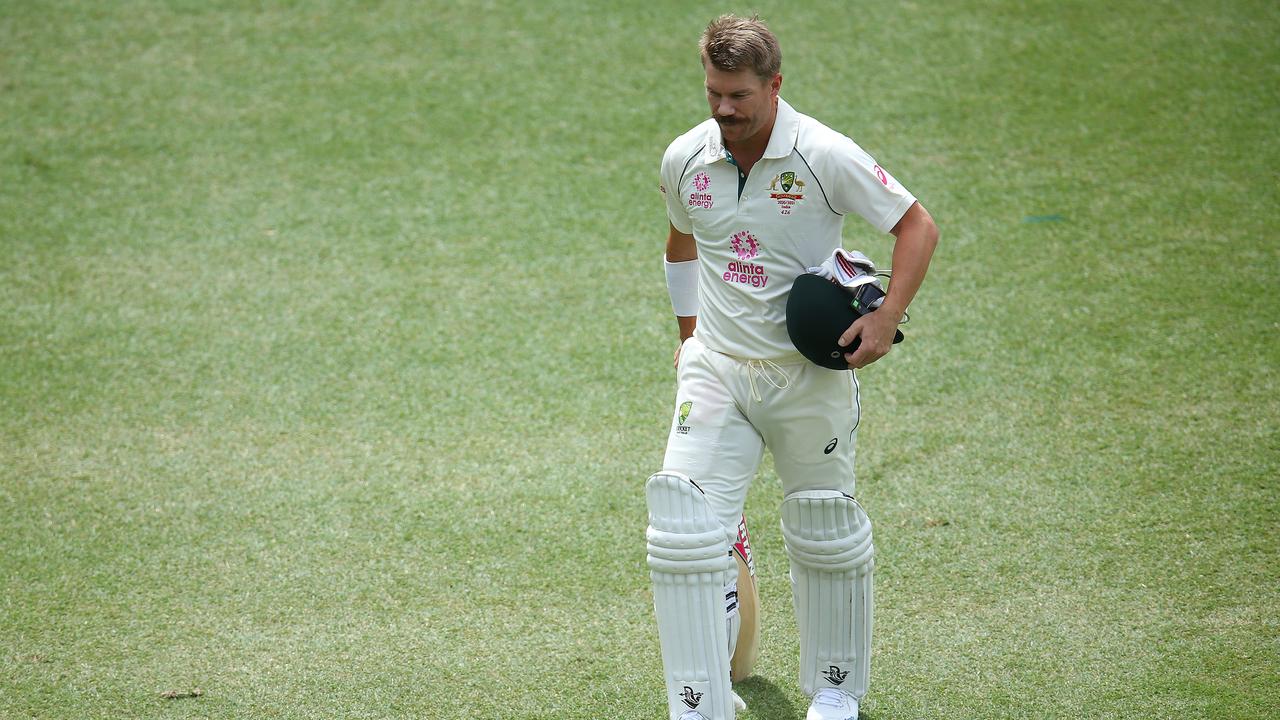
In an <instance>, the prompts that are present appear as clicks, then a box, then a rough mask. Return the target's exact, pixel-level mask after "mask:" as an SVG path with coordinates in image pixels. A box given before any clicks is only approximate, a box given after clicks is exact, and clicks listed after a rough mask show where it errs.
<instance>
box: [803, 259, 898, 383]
mask: <svg viewBox="0 0 1280 720" xmlns="http://www.w3.org/2000/svg"><path fill="white" fill-rule="evenodd" d="M882 298H884V290H881V289H880V286H879V284H878V283H874V282H869V283H866V284H864V285H861V286H859V287H857V288H854V289H853V290H850V289H848V288H845V287H843V286H841V285H837V284H835V283H833V282H831V281H830V280H827V279H826V278H824V277H821V276H819V275H814V274H812V273H804V274H802V275H800V276H799V277H797V278H796V281H795V284H793V285H792V286H791V295H790V297H788V298H787V334H788V335H790V336H791V342H792V344H794V345H795V346H796V349H797V350H799V351H800V354H801V355H804V356H805V357H806V358H808V359H809V360H810V361H812V362H813V363H815V364H817V365H821V366H822V367H825V368H831V369H832V370H848V369H849V363H847V362H845V359H844V354H845V353H851V352H853V351H854V350H857V349H858V345H860V344H861V342H862V339H861V338H854V339H853V342H852V343H850V344H849V346H848V347H844V346H841V345H840V344H839V340H840V336H841V335H843V334H844V331H845V330H848V329H849V326H850V325H852V324H853V321H854V320H857V319H858V318H860V317H862V316H863V315H866V314H867V313H869V312H873V311H874V310H875V309H876V308H877V307H879V306H880V303H879V301H880V300H881V299H882ZM902 337H903V336H902V331H901V330H897V331H895V332H894V336H893V341H894V342H895V343H900V342H902Z"/></svg>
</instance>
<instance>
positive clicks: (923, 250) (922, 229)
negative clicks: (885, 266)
mask: <svg viewBox="0 0 1280 720" xmlns="http://www.w3.org/2000/svg"><path fill="white" fill-rule="evenodd" d="M889 232H890V233H892V234H893V236H894V238H896V239H895V241H894V244H893V277H892V278H891V280H890V282H889V294H888V295H887V296H886V297H885V299H884V303H883V304H881V305H880V308H879V309H878V310H876V311H875V312H872V313H867V314H866V315H863V316H862V317H860V318H858V319H857V320H855V321H854V323H853V324H852V325H850V326H849V329H848V330H845V331H844V334H843V335H841V336H840V344H841V345H846V346H847V345H849V344H850V343H852V342H853V340H854V338H862V343H861V344H860V345H859V346H858V349H857V351H855V352H852V353H845V356H844V359H845V361H846V362H848V363H849V367H851V368H864V367H866V366H868V365H870V364H871V363H873V362H875V361H876V360H879V359H880V358H882V357H884V356H885V355H887V354H888V353H889V350H890V349H892V348H893V334H894V331H895V330H897V329H898V323H899V322H901V321H902V317H903V315H904V313H906V310H907V306H908V305H910V304H911V300H912V298H914V297H915V296H916V291H918V290H919V289H920V284H921V283H922V282H924V275H925V272H926V271H928V269H929V260H930V259H931V258H932V257H933V250H934V248H935V247H937V246H938V226H937V225H935V224H934V222H933V217H932V216H930V215H929V211H928V210H925V209H924V206H923V205H921V204H920V203H919V202H916V203H914V204H912V205H911V207H910V208H908V209H907V212H906V213H905V214H903V216H902V218H901V219H899V220H898V224H897V225H894V226H893V229H892V230H890V231H889Z"/></svg>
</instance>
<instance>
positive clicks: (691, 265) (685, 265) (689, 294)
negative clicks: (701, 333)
mask: <svg viewBox="0 0 1280 720" xmlns="http://www.w3.org/2000/svg"><path fill="white" fill-rule="evenodd" d="M662 264H663V265H664V266H666V270H667V294H669V295H670V296H671V309H672V310H674V311H675V314H676V317H694V316H696V315H697V314H698V261H697V260H685V261H683V262H668V261H667V258H666V257H665V256H664V257H663V258H662Z"/></svg>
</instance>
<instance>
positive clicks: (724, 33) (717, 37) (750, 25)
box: [698, 15, 782, 80]
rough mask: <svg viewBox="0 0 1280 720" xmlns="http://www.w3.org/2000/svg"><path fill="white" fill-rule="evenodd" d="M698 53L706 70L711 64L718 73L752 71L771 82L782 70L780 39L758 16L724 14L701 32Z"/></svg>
mask: <svg viewBox="0 0 1280 720" xmlns="http://www.w3.org/2000/svg"><path fill="white" fill-rule="evenodd" d="M698 50H699V51H701V54H702V64H703V66H704V67H705V66H706V64H707V63H711V64H712V65H713V66H715V68H716V69H717V70H726V71H729V72H734V71H737V70H751V71H752V72H754V73H755V74H756V75H757V76H759V78H760V79H761V80H772V79H773V76H774V75H777V74H778V72H779V71H781V70H782V48H780V47H778V38H776V37H774V35H773V33H772V32H770V31H769V28H768V27H766V26H765V24H764V22H762V21H761V20H760V16H759V15H752V16H751V17H749V18H744V17H739V16H737V15H721V16H720V17H718V18H716V19H715V20H712V21H711V24H709V25H707V29H706V30H704V31H703V33H702V40H701V41H700V42H699V43H698Z"/></svg>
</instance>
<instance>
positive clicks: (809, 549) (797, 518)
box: [782, 490, 875, 699]
mask: <svg viewBox="0 0 1280 720" xmlns="http://www.w3.org/2000/svg"><path fill="white" fill-rule="evenodd" d="M782 538H783V541H784V542H785V543H786V548H787V557H788V558H789V559H790V561H791V586H792V595H793V598H794V600H795V609H796V623H797V625H799V628H800V686H801V687H802V688H803V689H804V691H805V692H806V693H807V694H810V695H812V694H814V693H815V692H817V691H818V690H821V689H822V688H826V687H836V688H840V689H842V690H846V691H848V692H849V693H850V694H852V695H853V696H854V697H855V698H858V699H861V698H862V697H863V696H864V695H865V694H866V692H867V682H868V680H869V678H870V669H871V628H872V604H873V603H872V594H871V574H872V570H873V569H874V567H875V561H874V557H875V549H874V546H873V545H872V542H871V521H870V520H869V519H868V518H867V514H866V512H864V511H863V509H862V506H861V505H859V504H858V503H857V502H856V501H855V500H854V499H853V498H851V497H849V496H848V495H845V494H843V493H839V492H836V491H834V490H808V491H804V492H797V493H792V494H790V495H788V496H787V497H786V498H785V499H784V500H783V501H782Z"/></svg>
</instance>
